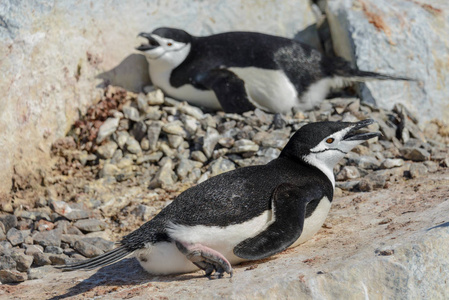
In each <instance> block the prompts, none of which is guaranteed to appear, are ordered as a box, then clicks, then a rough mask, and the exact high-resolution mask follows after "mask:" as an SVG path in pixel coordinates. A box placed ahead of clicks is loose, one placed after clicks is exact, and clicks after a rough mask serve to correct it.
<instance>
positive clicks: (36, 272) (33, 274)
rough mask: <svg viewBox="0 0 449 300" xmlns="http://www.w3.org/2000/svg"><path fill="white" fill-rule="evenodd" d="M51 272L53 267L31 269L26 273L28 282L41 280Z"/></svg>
mask: <svg viewBox="0 0 449 300" xmlns="http://www.w3.org/2000/svg"><path fill="white" fill-rule="evenodd" d="M51 271H53V267H51V266H43V267H39V268H31V269H29V270H28V272H27V275H28V280H34V279H41V278H43V277H44V276H46V275H47V274H48V273H49V272H51Z"/></svg>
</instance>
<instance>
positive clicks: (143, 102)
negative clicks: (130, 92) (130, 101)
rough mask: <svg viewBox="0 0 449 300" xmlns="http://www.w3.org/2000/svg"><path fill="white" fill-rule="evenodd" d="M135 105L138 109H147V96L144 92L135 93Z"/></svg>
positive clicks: (143, 110)
mask: <svg viewBox="0 0 449 300" xmlns="http://www.w3.org/2000/svg"><path fill="white" fill-rule="evenodd" d="M136 101H137V107H138V108H139V109H140V111H142V112H145V111H146V110H147V109H148V98H147V96H146V95H145V94H144V93H140V94H139V95H137V99H136Z"/></svg>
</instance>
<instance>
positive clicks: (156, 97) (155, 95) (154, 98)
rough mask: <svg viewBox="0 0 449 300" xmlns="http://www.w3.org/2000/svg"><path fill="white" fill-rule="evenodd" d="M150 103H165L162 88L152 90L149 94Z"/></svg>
mask: <svg viewBox="0 0 449 300" xmlns="http://www.w3.org/2000/svg"><path fill="white" fill-rule="evenodd" d="M147 100H148V104H149V105H161V104H163V103H164V93H162V91H161V90H160V89H157V90H155V91H152V92H150V93H148V94H147Z"/></svg>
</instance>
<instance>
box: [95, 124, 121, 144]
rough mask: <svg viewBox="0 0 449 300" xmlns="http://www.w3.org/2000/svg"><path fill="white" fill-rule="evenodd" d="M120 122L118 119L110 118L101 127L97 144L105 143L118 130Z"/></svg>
mask: <svg viewBox="0 0 449 300" xmlns="http://www.w3.org/2000/svg"><path fill="white" fill-rule="evenodd" d="M119 121H120V119H118V118H109V119H107V120H106V121H105V122H104V123H103V124H102V125H101V126H100V128H99V130H98V135H97V140H96V142H97V144H99V143H101V142H102V141H104V140H105V139H106V138H108V137H109V136H110V135H111V134H113V133H114V132H115V131H116V130H117V128H118V123H119Z"/></svg>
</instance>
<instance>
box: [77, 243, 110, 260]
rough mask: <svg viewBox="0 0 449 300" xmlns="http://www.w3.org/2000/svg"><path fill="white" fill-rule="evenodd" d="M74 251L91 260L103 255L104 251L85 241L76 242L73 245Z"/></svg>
mask: <svg viewBox="0 0 449 300" xmlns="http://www.w3.org/2000/svg"><path fill="white" fill-rule="evenodd" d="M73 249H75V250H76V251H78V252H79V253H81V254H82V255H84V256H85V257H88V258H91V257H95V256H98V255H101V254H103V253H104V252H103V250H101V249H99V248H97V247H95V246H94V245H92V244H90V243H88V242H85V241H82V240H80V241H76V242H75V244H74V245H73Z"/></svg>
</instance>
